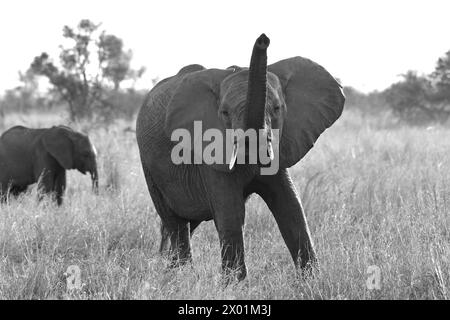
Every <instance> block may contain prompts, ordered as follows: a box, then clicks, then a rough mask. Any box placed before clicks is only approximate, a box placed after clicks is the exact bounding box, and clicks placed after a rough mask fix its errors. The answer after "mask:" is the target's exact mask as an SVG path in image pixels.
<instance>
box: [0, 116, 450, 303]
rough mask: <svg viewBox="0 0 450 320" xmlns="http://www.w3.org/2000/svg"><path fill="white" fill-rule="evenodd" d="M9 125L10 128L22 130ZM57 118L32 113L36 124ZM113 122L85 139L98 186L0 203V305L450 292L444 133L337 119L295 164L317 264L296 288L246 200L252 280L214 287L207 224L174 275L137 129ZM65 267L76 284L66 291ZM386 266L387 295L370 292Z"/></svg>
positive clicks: (13, 120)
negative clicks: (374, 276)
mask: <svg viewBox="0 0 450 320" xmlns="http://www.w3.org/2000/svg"><path fill="white" fill-rule="evenodd" d="M20 121H21V120H20V118H19V117H18V116H14V117H8V118H7V119H6V126H11V125H13V124H17V123H18V122H20ZM61 121H62V120H61V118H58V117H55V116H54V117H52V118H47V117H43V116H42V115H39V116H33V117H27V118H25V121H24V122H27V123H26V124H28V125H32V124H34V125H35V126H48V125H51V124H56V123H60V122H61ZM130 125H132V126H133V124H130V123H126V122H120V123H118V124H116V125H115V126H114V127H111V128H109V129H100V128H95V125H89V124H77V125H76V126H77V128H78V129H84V130H86V131H89V135H90V136H91V139H92V141H93V143H94V144H95V145H96V147H97V149H98V152H99V163H100V164H99V167H100V179H101V180H100V184H101V191H100V194H99V195H98V196H95V195H94V194H92V192H91V189H90V181H89V177H87V176H82V175H81V174H79V173H78V172H70V174H69V175H68V185H69V187H68V190H67V193H66V198H65V202H64V204H63V206H62V207H60V208H58V207H56V206H55V205H54V204H53V203H51V202H49V201H48V200H44V201H42V202H40V203H38V202H37V201H36V188H31V190H30V191H29V192H28V193H27V194H25V195H23V196H21V197H20V198H19V199H17V200H15V201H12V202H11V203H10V204H7V205H2V206H1V207H0V298H2V299H17V298H22V299H29V298H30V299H53V298H57V299H66V298H72V299H184V298H186V299H191V298H193V299H217V298H223V299H235V298H241V299H448V298H449V295H450V292H449V289H450V286H449V283H450V272H449V271H450V270H449V268H450V245H449V243H450V230H449V226H450V217H449V209H450V203H449V201H450V129H448V128H442V127H434V128H410V127H403V126H399V125H396V124H395V122H393V121H392V120H391V118H390V117H389V115H385V116H383V117H380V118H379V119H373V118H367V117H363V116H361V115H359V114H357V113H354V112H347V113H345V114H344V116H343V117H342V118H341V119H340V120H339V121H338V122H337V123H336V124H335V125H334V126H333V128H331V129H330V130H328V131H327V132H326V133H325V134H324V135H323V136H322V137H320V139H319V140H318V142H317V144H316V146H315V147H314V148H313V150H311V152H310V153H309V154H308V155H307V156H306V157H305V158H304V159H303V160H302V161H301V163H299V164H298V165H297V166H295V167H294V168H292V169H291V173H292V175H293V179H294V181H295V183H296V186H297V188H298V190H299V192H300V194H301V196H302V199H303V204H304V207H305V209H306V212H307V215H308V220H309V224H310V228H311V233H312V236H313V238H314V242H315V246H316V249H317V252H318V259H319V261H320V266H321V268H320V272H319V273H317V274H316V276H315V277H314V278H311V279H308V280H299V279H297V278H296V276H295V272H294V268H293V263H292V261H291V258H290V256H289V253H288V250H287V249H286V247H285V245H284V242H283V240H282V238H281V235H280V233H279V231H278V229H277V226H276V224H275V220H274V219H273V217H272V216H271V214H270V211H269V210H268V209H267V207H266V206H265V204H264V203H263V202H262V201H261V200H260V199H259V198H257V197H252V198H251V199H250V200H249V202H248V204H247V212H248V213H247V216H246V225H245V249H246V262H247V267H248V270H249V275H248V278H247V279H246V280H245V281H243V282H242V283H239V284H237V285H234V286H229V287H226V288H224V287H222V286H221V285H220V250H219V242H218V237H217V234H216V231H215V229H214V225H213V223H212V222H206V223H203V224H202V225H201V226H200V227H199V229H198V231H196V233H195V235H194V237H193V241H192V247H193V257H194V263H193V264H192V265H189V266H186V267H183V268H181V269H176V270H168V269H167V268H166V265H167V262H166V261H165V260H164V258H162V257H160V256H159V255H158V253H157V251H158V244H159V243H158V242H159V219H158V217H157V214H156V212H155V209H154V208H153V205H152V202H151V200H150V197H149V195H148V191H147V187H146V184H145V181H144V178H143V174H142V169H141V166H140V162H139V156H138V150H137V145H136V142H135V137H134V134H133V133H132V132H129V131H127V130H124V129H125V128H126V127H128V126H130ZM70 265H77V266H79V267H80V269H81V280H82V285H83V286H82V289H81V290H75V291H68V290H67V283H66V275H65V274H64V273H65V272H66V270H67V268H68V267H69V266H70ZM370 265H377V266H378V267H379V268H380V269H381V289H380V290H372V291H371V290H368V289H367V287H366V280H367V278H368V274H366V271H367V268H368V266H370Z"/></svg>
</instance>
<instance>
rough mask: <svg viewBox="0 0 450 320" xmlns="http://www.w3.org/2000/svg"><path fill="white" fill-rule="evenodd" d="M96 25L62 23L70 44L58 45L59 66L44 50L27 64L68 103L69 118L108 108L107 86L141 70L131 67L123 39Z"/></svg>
mask: <svg viewBox="0 0 450 320" xmlns="http://www.w3.org/2000/svg"><path fill="white" fill-rule="evenodd" d="M99 28H100V24H95V23H93V22H92V21H90V20H86V19H85V20H81V21H80V22H79V24H78V25H77V27H76V28H71V27H69V26H64V28H63V37H64V38H65V39H66V42H68V43H70V46H68V47H67V46H66V47H65V46H60V49H61V52H60V55H59V63H60V66H57V65H55V63H54V62H53V59H51V58H50V56H49V55H48V54H47V53H45V52H44V53H42V54H41V55H40V56H37V57H35V58H34V61H33V62H32V64H31V67H30V70H32V72H33V73H34V74H36V75H40V76H44V77H46V78H47V79H48V80H49V82H50V84H51V86H52V90H53V91H54V92H56V93H57V94H58V95H59V97H60V98H61V99H62V100H63V101H65V102H66V103H67V104H68V106H69V114H70V118H71V120H72V121H73V120H75V119H76V118H79V117H87V116H92V113H93V112H94V111H97V112H99V113H101V112H102V111H103V112H110V110H111V109H112V107H113V106H112V103H111V101H109V99H108V97H107V93H108V90H109V88H110V86H112V87H113V88H114V89H115V90H116V91H117V90H119V88H120V83H121V82H122V81H124V80H125V79H128V78H132V77H135V76H136V75H138V76H139V77H140V76H142V73H143V72H142V73H137V71H134V70H132V69H131V67H130V62H131V59H132V52H131V50H128V51H125V50H124V46H123V41H122V40H121V39H120V38H118V37H116V36H114V35H110V34H106V32H105V31H102V32H101V33H100V34H98V33H99ZM93 53H96V55H94V54H93ZM110 84H112V85H110Z"/></svg>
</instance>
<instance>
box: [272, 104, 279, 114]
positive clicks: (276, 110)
mask: <svg viewBox="0 0 450 320" xmlns="http://www.w3.org/2000/svg"><path fill="white" fill-rule="evenodd" d="M273 110H274V111H275V113H279V112H280V110H281V107H280V106H279V105H276V106H275V107H274V108H273Z"/></svg>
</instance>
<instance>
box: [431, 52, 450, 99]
mask: <svg viewBox="0 0 450 320" xmlns="http://www.w3.org/2000/svg"><path fill="white" fill-rule="evenodd" d="M430 78H431V79H432V80H433V82H434V84H435V86H436V93H435V95H434V96H433V100H434V101H435V102H436V103H443V104H447V105H450V51H448V52H447V53H446V54H445V56H443V57H441V58H439V59H438V61H437V64H436V67H435V69H434V72H433V73H432V74H431V75H430Z"/></svg>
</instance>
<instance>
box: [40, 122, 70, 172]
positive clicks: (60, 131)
mask: <svg viewBox="0 0 450 320" xmlns="http://www.w3.org/2000/svg"><path fill="white" fill-rule="evenodd" d="M66 131H67V129H66V128H64V127H53V128H50V129H48V131H47V132H46V133H45V134H44V135H43V138H42V142H43V144H44V148H45V149H46V150H47V152H48V153H50V154H51V155H52V157H53V158H55V159H56V161H58V163H59V164H60V165H61V166H62V167H63V168H64V169H72V168H73V166H74V164H73V143H72V140H71V139H70V138H69V137H68V134H67V132H66Z"/></svg>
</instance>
